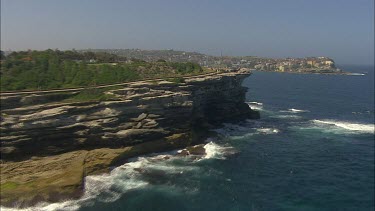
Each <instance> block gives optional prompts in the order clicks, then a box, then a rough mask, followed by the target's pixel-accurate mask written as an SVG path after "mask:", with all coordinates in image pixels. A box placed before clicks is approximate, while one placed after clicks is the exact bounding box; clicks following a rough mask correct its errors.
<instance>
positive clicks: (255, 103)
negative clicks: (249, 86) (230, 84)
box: [246, 102, 263, 110]
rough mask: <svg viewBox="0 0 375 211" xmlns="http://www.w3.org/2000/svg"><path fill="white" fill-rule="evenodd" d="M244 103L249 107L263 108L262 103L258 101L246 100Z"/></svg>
mask: <svg viewBox="0 0 375 211" xmlns="http://www.w3.org/2000/svg"><path fill="white" fill-rule="evenodd" d="M246 103H247V105H249V107H250V108H251V109H254V110H263V103H260V102H246Z"/></svg>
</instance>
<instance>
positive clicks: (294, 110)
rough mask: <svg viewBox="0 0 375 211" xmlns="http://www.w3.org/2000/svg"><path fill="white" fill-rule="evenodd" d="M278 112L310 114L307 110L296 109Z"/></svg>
mask: <svg viewBox="0 0 375 211" xmlns="http://www.w3.org/2000/svg"><path fill="white" fill-rule="evenodd" d="M280 112H283V113H305V112H310V111H309V110H301V109H296V108H290V109H288V110H281V111H280Z"/></svg>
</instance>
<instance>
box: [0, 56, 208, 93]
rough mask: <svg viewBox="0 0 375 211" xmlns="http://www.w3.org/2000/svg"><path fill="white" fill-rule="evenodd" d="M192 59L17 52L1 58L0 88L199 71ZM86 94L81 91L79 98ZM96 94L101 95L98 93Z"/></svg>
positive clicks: (58, 85)
mask: <svg viewBox="0 0 375 211" xmlns="http://www.w3.org/2000/svg"><path fill="white" fill-rule="evenodd" d="M202 72H204V70H203V69H202V68H201V67H200V66H199V65H198V64H195V63H192V62H184V63H177V62H166V61H164V60H163V61H161V60H160V61H157V62H145V61H142V60H139V59H127V58H125V57H120V56H117V55H113V54H109V53H104V52H99V53H93V52H77V51H59V50H45V51H21V52H13V53H11V54H9V55H8V56H4V55H3V54H2V58H1V71H0V77H1V86H0V89H1V91H15V90H48V89H60V88H74V87H92V86H96V85H104V84H113V83H121V82H129V81H136V80H142V79H152V78H168V77H180V78H181V76H187V75H194V74H200V73H202ZM178 83H181V80H180V79H179V82H178ZM85 95H91V96H92V95H93V94H92V93H90V94H87V93H86V94H82V96H77V97H83V96H85ZM98 97H102V96H99V95H98Z"/></svg>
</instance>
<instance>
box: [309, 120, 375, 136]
mask: <svg viewBox="0 0 375 211" xmlns="http://www.w3.org/2000/svg"><path fill="white" fill-rule="evenodd" d="M312 122H313V123H315V124H318V125H331V126H334V127H338V128H342V129H345V130H349V131H355V132H361V133H374V127H375V125H374V124H360V123H352V122H343V121H336V120H318V119H315V120H312Z"/></svg>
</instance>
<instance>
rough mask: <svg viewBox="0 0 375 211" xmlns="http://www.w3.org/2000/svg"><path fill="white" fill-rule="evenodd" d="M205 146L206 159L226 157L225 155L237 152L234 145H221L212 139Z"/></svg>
mask: <svg viewBox="0 0 375 211" xmlns="http://www.w3.org/2000/svg"><path fill="white" fill-rule="evenodd" d="M204 148H205V150H206V155H205V156H204V159H212V158H215V159H225V155H228V154H233V153H235V152H234V149H233V147H225V146H220V145H218V144H216V143H214V142H212V141H211V142H209V143H208V144H206V145H205V146H204Z"/></svg>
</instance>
